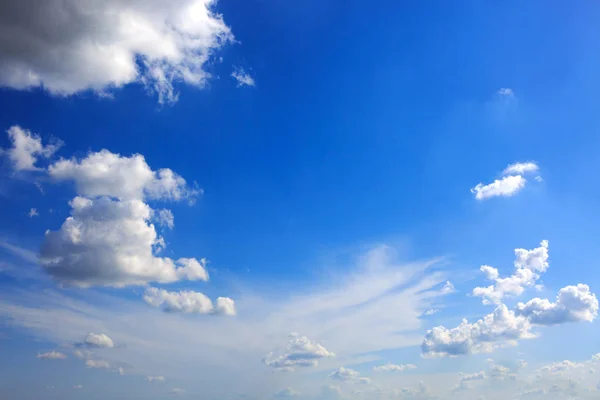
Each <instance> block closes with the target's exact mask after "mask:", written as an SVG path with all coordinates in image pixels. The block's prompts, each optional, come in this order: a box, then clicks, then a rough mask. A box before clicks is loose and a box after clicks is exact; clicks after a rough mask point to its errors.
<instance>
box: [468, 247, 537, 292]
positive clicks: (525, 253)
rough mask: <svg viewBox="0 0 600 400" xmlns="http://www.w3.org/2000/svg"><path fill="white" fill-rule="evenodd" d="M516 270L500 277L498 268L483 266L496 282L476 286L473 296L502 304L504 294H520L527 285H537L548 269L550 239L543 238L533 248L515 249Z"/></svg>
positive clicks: (483, 269) (482, 268)
mask: <svg viewBox="0 0 600 400" xmlns="http://www.w3.org/2000/svg"><path fill="white" fill-rule="evenodd" d="M514 266H515V269H516V270H515V272H514V274H513V275H511V276H508V277H506V278H500V274H499V272H498V270H497V269H496V268H493V267H490V266H489V265H483V266H481V271H482V272H483V273H484V274H485V276H486V278H487V279H488V280H491V281H493V282H494V284H493V285H490V286H487V287H476V288H475V289H473V296H478V297H482V298H483V304H500V303H501V302H502V299H503V298H504V296H506V295H509V296H519V295H521V294H522V293H523V292H524V291H525V288H527V287H532V286H534V285H535V283H536V281H537V280H538V279H539V278H540V275H539V274H541V273H543V272H546V270H547V269H548V241H547V240H542V242H541V243H540V247H537V248H535V249H533V250H526V249H515V262H514Z"/></svg>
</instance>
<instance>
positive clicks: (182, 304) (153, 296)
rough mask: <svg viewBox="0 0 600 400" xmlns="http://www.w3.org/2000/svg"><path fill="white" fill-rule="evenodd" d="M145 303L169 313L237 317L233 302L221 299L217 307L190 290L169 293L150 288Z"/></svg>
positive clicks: (206, 298) (202, 295) (146, 293)
mask: <svg viewBox="0 0 600 400" xmlns="http://www.w3.org/2000/svg"><path fill="white" fill-rule="evenodd" d="M144 301H145V302H146V303H148V304H150V305H151V306H153V307H157V308H158V307H162V309H163V310H164V311H167V312H183V313H190V314H191V313H194V314H222V315H235V303H234V301H233V300H231V299H229V298H224V297H219V298H218V299H217V305H216V307H215V306H213V303H212V301H211V300H210V299H209V298H208V297H207V296H205V295H204V294H202V293H199V292H193V291H188V290H183V291H180V292H169V291H167V290H164V289H157V288H148V289H146V292H145V293H144Z"/></svg>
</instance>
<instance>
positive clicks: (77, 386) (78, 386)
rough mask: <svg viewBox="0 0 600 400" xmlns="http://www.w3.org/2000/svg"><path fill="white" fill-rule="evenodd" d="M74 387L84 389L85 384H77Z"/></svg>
mask: <svg viewBox="0 0 600 400" xmlns="http://www.w3.org/2000/svg"><path fill="white" fill-rule="evenodd" d="M73 389H83V385H75V386H73Z"/></svg>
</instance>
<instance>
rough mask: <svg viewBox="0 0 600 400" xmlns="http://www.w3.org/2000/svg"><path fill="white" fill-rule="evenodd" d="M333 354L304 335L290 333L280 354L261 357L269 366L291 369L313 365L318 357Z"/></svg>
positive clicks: (331, 355)
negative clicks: (286, 343)
mask: <svg viewBox="0 0 600 400" xmlns="http://www.w3.org/2000/svg"><path fill="white" fill-rule="evenodd" d="M334 356H335V354H334V353H332V352H330V351H329V350H327V349H326V348H325V347H323V346H322V345H320V344H319V343H315V342H313V341H311V340H310V339H309V338H307V337H306V336H299V335H298V334H296V333H291V334H290V338H289V341H288V345H287V347H286V348H285V350H284V351H283V352H282V354H280V355H274V354H273V353H269V354H267V355H266V356H265V357H263V362H264V363H265V365H267V366H269V367H271V368H275V369H278V370H283V371H293V370H294V368H295V367H315V366H317V365H318V363H319V360H320V359H323V358H328V357H334Z"/></svg>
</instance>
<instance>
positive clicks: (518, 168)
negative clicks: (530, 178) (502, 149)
mask: <svg viewBox="0 0 600 400" xmlns="http://www.w3.org/2000/svg"><path fill="white" fill-rule="evenodd" d="M539 169H540V167H538V165H537V164H536V163H534V162H532V161H528V162H517V163H514V164H510V165H509V166H507V167H506V168H505V169H504V171H502V175H524V174H526V173H529V172H537V171H539Z"/></svg>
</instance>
